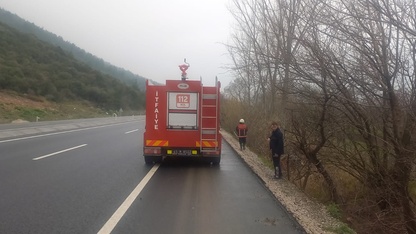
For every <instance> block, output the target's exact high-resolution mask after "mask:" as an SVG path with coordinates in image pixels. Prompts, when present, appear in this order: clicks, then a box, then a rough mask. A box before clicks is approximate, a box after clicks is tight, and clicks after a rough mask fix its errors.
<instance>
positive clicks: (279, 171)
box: [272, 153, 282, 177]
mask: <svg viewBox="0 0 416 234" xmlns="http://www.w3.org/2000/svg"><path fill="white" fill-rule="evenodd" d="M281 156H282V155H280V154H276V153H275V154H273V155H272V159H273V167H274V175H275V176H279V177H281V176H282V168H281V167H280V157H281Z"/></svg>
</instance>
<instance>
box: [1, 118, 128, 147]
mask: <svg viewBox="0 0 416 234" xmlns="http://www.w3.org/2000/svg"><path fill="white" fill-rule="evenodd" d="M121 124H127V123H117V124H110V125H104V126H96V127H89V128H81V129H74V130H68V131H63V132H53V133H46V134H42V135H36V136H28V137H20V138H14V139H9V140H2V141H0V143H6V142H12V141H20V140H27V139H32V138H39V137H45V136H53V135H59V134H64V133H70V132H79V131H84V130H90V129H96V128H105V127H111V126H115V125H121Z"/></svg>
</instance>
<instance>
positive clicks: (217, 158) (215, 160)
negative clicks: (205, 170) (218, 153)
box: [211, 157, 221, 165]
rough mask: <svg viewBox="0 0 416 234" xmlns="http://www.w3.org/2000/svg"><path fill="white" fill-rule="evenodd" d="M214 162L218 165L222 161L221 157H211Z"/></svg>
mask: <svg viewBox="0 0 416 234" xmlns="http://www.w3.org/2000/svg"><path fill="white" fill-rule="evenodd" d="M211 162H212V164H214V165H218V164H220V162H221V157H214V158H212V159H211Z"/></svg>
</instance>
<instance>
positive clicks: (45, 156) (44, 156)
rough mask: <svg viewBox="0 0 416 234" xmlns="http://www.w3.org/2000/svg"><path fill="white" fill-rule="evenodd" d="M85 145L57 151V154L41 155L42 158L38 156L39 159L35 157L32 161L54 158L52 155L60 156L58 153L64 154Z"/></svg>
mask: <svg viewBox="0 0 416 234" xmlns="http://www.w3.org/2000/svg"><path fill="white" fill-rule="evenodd" d="M86 145H87V144H83V145H79V146H75V147H72V148H69V149H64V150H61V151H58V152H55V153H51V154H47V155H43V156H40V157H37V158H33V159H32V160H35V161H36V160H39V159H44V158H47V157H50V156H54V155H57V154H60V153H64V152H67V151H70V150H74V149H78V148H81V147H84V146H86Z"/></svg>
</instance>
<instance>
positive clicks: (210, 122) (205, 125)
mask: <svg viewBox="0 0 416 234" xmlns="http://www.w3.org/2000/svg"><path fill="white" fill-rule="evenodd" d="M201 86H202V82H201ZM214 88H215V92H212V91H213V89H214ZM218 92H219V91H218V81H217V77H215V87H203V86H202V87H201V96H202V98H201V100H202V101H201V137H200V151H201V152H215V151H217V150H218V149H219V147H220V146H219V145H218V130H217V129H218V117H217V116H218V112H219V108H218V104H219V100H218V98H219V97H218ZM204 142H215V145H214V146H212V145H211V146H207V145H204Z"/></svg>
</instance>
